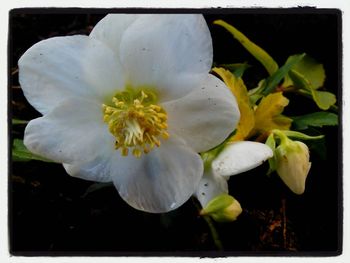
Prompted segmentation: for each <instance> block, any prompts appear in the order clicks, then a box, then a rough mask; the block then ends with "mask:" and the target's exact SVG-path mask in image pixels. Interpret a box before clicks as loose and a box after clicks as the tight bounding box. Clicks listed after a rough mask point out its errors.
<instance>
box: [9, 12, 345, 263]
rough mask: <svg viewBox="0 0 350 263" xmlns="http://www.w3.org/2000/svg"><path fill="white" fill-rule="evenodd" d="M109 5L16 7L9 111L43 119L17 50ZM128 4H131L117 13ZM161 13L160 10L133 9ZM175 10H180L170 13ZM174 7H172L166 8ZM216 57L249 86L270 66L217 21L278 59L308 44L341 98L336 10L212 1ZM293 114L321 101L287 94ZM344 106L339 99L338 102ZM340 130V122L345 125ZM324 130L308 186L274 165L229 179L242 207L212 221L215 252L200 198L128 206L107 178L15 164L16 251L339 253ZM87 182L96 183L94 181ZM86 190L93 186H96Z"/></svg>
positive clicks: (19, 134)
mask: <svg viewBox="0 0 350 263" xmlns="http://www.w3.org/2000/svg"><path fill="white" fill-rule="evenodd" d="M110 11H111V10H93V9H69V10H67V9H40V10H38V9H18V10H12V12H11V13H10V28H9V84H10V85H9V114H10V116H12V117H13V118H18V119H23V120H30V119H33V118H36V117H38V116H40V115H39V113H37V112H36V111H35V110H34V109H33V108H32V107H31V106H30V105H29V104H28V103H27V102H26V100H25V98H24V96H23V94H22V91H21V89H20V88H19V83H18V73H16V67H17V61H18V59H19V57H20V56H21V55H22V54H23V53H24V52H25V51H26V50H27V49H28V48H29V47H30V46H32V45H33V44H35V43H36V42H38V41H40V40H43V39H46V38H49V37H53V36H65V35H72V34H88V33H89V32H90V31H91V29H92V28H93V26H94V25H95V24H96V23H97V22H98V21H99V20H100V19H101V18H102V17H103V16H104V15H105V14H106V13H108V12H110ZM116 11H119V12H132V10H116ZM133 11H135V12H160V10H158V11H157V10H133ZM175 11H176V10H175ZM162 12H169V13H171V12H174V10H162ZM176 12H202V13H204V14H205V18H206V20H207V22H208V26H209V28H210V31H211V34H212V38H213V45H214V62H215V63H216V64H222V63H241V62H248V63H249V64H250V65H252V67H251V68H250V69H248V70H247V72H246V73H245V75H244V76H243V79H244V81H245V82H246V84H247V86H248V88H254V87H255V85H256V84H257V82H258V81H259V80H260V79H262V78H265V77H267V73H266V71H265V70H264V68H263V67H262V66H261V65H260V64H259V62H257V61H256V60H255V59H254V58H253V57H252V56H251V55H250V54H249V53H248V52H247V51H246V50H245V49H244V48H242V47H241V46H240V44H239V43H238V42H237V41H236V40H234V39H233V37H232V36H231V35H230V34H229V33H228V32H227V31H226V30H224V29H223V28H221V27H219V26H215V25H213V24H212V22H213V21H214V20H215V19H223V20H225V21H226V22H228V23H230V24H232V25H234V26H235V27H237V28H238V29H239V30H241V31H242V32H243V33H244V34H245V35H246V36H247V37H249V38H250V39H251V40H252V41H254V42H255V43H256V44H257V45H259V46H261V47H262V48H264V49H265V50H266V51H267V52H268V53H269V54H270V55H271V56H272V57H273V58H274V59H275V60H276V61H277V63H278V64H279V65H283V63H284V62H285V61H286V59H287V58H288V56H289V55H293V54H296V53H302V52H306V53H307V54H309V55H310V56H312V57H313V58H315V59H316V60H317V61H319V62H320V63H323V64H324V67H325V70H326V75H327V79H326V82H325V88H326V89H327V90H330V91H332V92H334V93H336V94H337V95H338V96H337V97H338V101H341V13H340V12H339V11H337V10H320V9H311V8H298V9H276V10H272V9H245V10H237V9H209V10H177V11H176ZM289 98H290V101H291V102H290V106H288V110H287V112H286V113H287V114H288V113H289V114H290V115H299V114H305V113H309V112H312V111H316V110H317V108H316V106H315V105H313V103H312V102H311V101H309V100H307V99H305V98H303V97H296V96H290V97H289ZM339 105H340V103H339ZM340 128H341V126H340ZM23 130H24V126H12V128H11V129H10V139H11V140H12V139H13V138H23ZM322 132H323V133H324V134H326V148H327V155H326V156H325V157H323V158H322V156H320V155H318V154H317V153H315V152H311V161H312V163H313V164H312V168H311V172H310V174H309V175H308V179H307V182H306V191H305V193H304V194H303V195H301V196H297V195H294V194H293V193H291V192H290V191H289V190H288V188H287V187H286V186H284V185H283V183H282V182H281V181H280V179H279V178H278V177H277V176H276V174H273V175H272V176H271V177H267V176H266V175H265V174H266V171H267V165H266V164H265V165H263V166H261V167H259V168H258V169H255V170H253V171H250V172H247V173H244V174H240V175H237V176H234V177H231V179H230V181H229V185H230V193H231V194H232V195H233V196H234V197H235V198H237V199H238V200H239V202H240V203H241V205H242V207H243V210H244V211H243V213H242V214H241V215H240V217H239V218H238V220H237V221H235V222H233V223H226V224H216V227H217V230H218V232H219V235H220V238H221V239H222V242H223V246H224V251H223V252H215V251H216V247H215V245H214V243H213V241H212V239H211V236H210V232H209V229H208V226H207V225H206V223H205V221H204V220H203V219H202V218H201V217H199V216H198V210H197V208H196V207H195V205H194V201H193V200H189V201H188V202H187V203H186V204H185V205H183V206H182V207H180V208H179V209H177V210H175V211H173V212H170V213H167V214H148V213H143V212H140V211H137V210H134V209H133V208H131V207H129V206H128V205H127V204H126V203H125V202H124V201H122V200H121V198H120V197H119V196H118V193H117V191H116V190H115V189H114V187H112V186H106V187H104V188H102V189H100V190H96V191H90V190H91V185H93V184H94V183H93V182H88V181H83V180H80V179H76V178H72V177H70V176H69V175H67V174H66V172H65V170H64V169H63V167H62V166H61V165H59V164H52V163H44V162H38V161H30V162H13V163H11V171H10V174H9V200H10V201H9V217H10V220H9V221H10V225H9V230H10V250H11V253H12V254H14V255H150V256H151V255H168V256H169V255H180V256H199V255H201V256H219V255H227V256H228V255H292V256H293V255H298V256H300V255H337V254H339V253H341V251H342V247H341V245H342V242H341V240H342V181H341V180H342V177H341V176H342V175H341V167H342V160H341V137H340V133H339V130H338V128H336V127H330V128H329V127H328V128H324V129H323V130H322ZM89 187H90V188H89ZM89 189H90V190H89Z"/></svg>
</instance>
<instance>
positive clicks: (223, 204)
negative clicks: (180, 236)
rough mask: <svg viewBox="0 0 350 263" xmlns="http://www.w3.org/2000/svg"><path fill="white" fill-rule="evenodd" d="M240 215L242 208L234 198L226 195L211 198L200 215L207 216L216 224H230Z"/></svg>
mask: <svg viewBox="0 0 350 263" xmlns="http://www.w3.org/2000/svg"><path fill="white" fill-rule="evenodd" d="M241 213H242V207H241V205H240V204H239V202H238V201H237V200H236V199H235V198H233V197H232V196H230V195H228V194H221V195H219V196H217V197H215V198H213V199H212V200H211V201H210V202H209V203H208V205H207V206H206V207H205V208H203V209H202V211H201V213H200V214H201V215H208V216H210V217H211V218H213V219H214V220H215V221H216V222H231V221H235V220H236V219H237V217H238V216H239V215H240V214H241Z"/></svg>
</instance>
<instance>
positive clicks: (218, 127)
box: [163, 74, 240, 152]
mask: <svg viewBox="0 0 350 263" xmlns="http://www.w3.org/2000/svg"><path fill="white" fill-rule="evenodd" d="M163 106H164V107H165V110H166V111H167V113H168V125H169V131H170V132H174V133H176V134H178V135H179V136H180V137H181V138H183V139H185V140H186V142H187V143H188V145H190V146H191V147H193V149H194V150H195V151H197V152H203V151H207V150H209V149H211V148H213V147H215V146H217V145H218V144H220V143H221V142H222V141H223V140H225V139H226V138H227V136H228V135H229V134H230V133H231V132H233V131H234V129H235V127H236V125H237V123H238V120H239V118H240V113H239V109H238V106H237V102H236V99H235V97H234V96H233V95H232V93H231V91H230V90H229V89H228V88H227V87H226V86H225V84H224V83H223V82H222V81H221V80H219V79H218V78H216V77H214V76H212V75H209V74H208V75H207V78H206V81H205V82H204V83H202V85H201V86H199V88H197V89H196V90H194V91H192V92H191V93H190V94H188V95H187V96H185V97H183V98H180V99H178V100H174V101H170V102H167V103H164V105H163Z"/></svg>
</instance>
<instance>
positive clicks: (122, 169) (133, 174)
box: [112, 137, 203, 213]
mask: <svg viewBox="0 0 350 263" xmlns="http://www.w3.org/2000/svg"><path fill="white" fill-rule="evenodd" d="M202 173H203V162H202V160H201V158H200V156H199V155H198V154H197V153H195V152H193V151H192V150H191V149H189V148H188V147H187V146H186V145H185V144H184V142H182V141H180V140H179V139H176V138H174V137H172V138H169V139H168V140H167V141H165V142H163V143H162V145H161V146H160V147H159V148H157V149H153V150H152V151H151V152H150V153H148V154H147V155H144V156H142V157H141V158H140V159H137V158H135V157H134V156H130V155H129V156H128V157H122V159H120V158H119V161H115V162H113V163H112V179H113V181H114V184H115V186H116V188H117V189H118V192H119V194H120V196H121V197H122V198H123V199H124V200H125V201H126V202H127V203H128V204H129V205H131V206H132V207H134V208H136V209H139V210H143V211H147V212H154V213H163V212H167V211H170V210H173V209H176V208H177V207H179V206H180V205H182V204H183V203H184V202H186V201H187V200H188V199H189V198H190V196H191V195H192V194H193V193H194V192H195V190H196V188H197V186H198V183H199V180H200V178H201V176H202Z"/></svg>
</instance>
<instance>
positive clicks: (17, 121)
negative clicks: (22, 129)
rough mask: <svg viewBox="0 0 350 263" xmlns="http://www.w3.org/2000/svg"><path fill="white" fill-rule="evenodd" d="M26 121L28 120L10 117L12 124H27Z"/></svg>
mask: <svg viewBox="0 0 350 263" xmlns="http://www.w3.org/2000/svg"><path fill="white" fill-rule="evenodd" d="M28 122H29V121H25V120H19V119H12V124H13V125H21V124H28Z"/></svg>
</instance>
